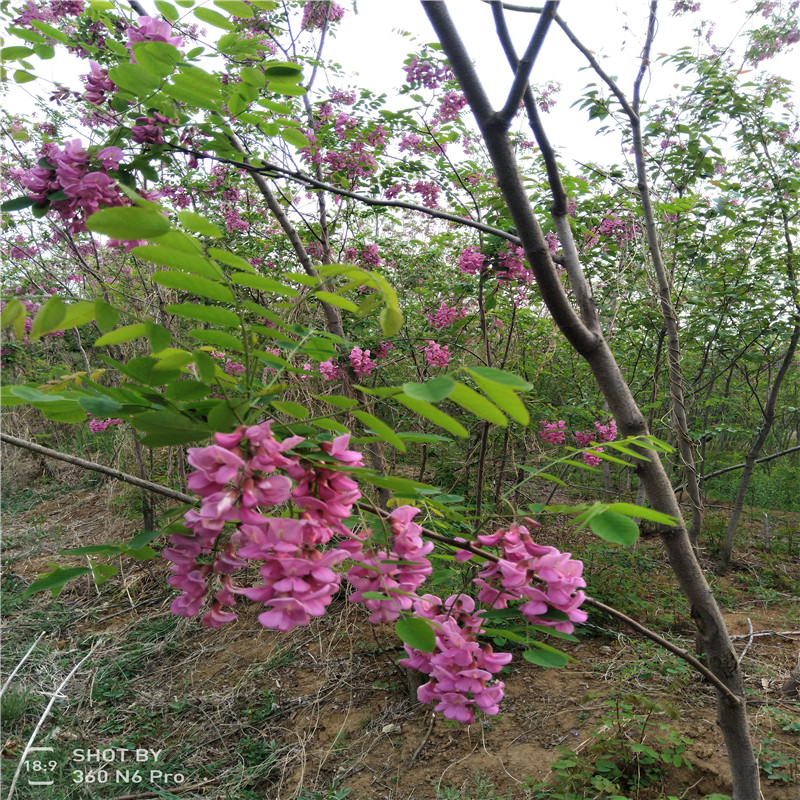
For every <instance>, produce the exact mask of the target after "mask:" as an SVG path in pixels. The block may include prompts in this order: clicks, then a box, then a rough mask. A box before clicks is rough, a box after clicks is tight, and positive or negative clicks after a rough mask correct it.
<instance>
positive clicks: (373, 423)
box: [353, 411, 406, 452]
mask: <svg viewBox="0 0 800 800" xmlns="http://www.w3.org/2000/svg"><path fill="white" fill-rule="evenodd" d="M353 416H354V417H355V418H356V419H358V420H360V421H361V422H363V423H364V424H365V425H368V426H369V427H370V428H372V430H373V431H375V433H377V434H378V436H380V437H381V438H382V439H384V440H385V441H387V442H389V444H391V445H393V446H394V447H395V448H397V449H398V450H400V452H405V449H406V446H405V444H404V443H403V440H402V439H401V438H400V437H399V436H398V435H397V434H396V433H395V432H394V431H393V430H392V429H391V428H390V427H389V426H388V425H387V424H386V423H385V422H383V421H381V420H379V419H378V418H377V417H374V416H373V415H372V414H368V413H367V412H366V411H353Z"/></svg>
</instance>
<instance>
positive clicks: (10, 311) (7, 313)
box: [0, 297, 26, 330]
mask: <svg viewBox="0 0 800 800" xmlns="http://www.w3.org/2000/svg"><path fill="white" fill-rule="evenodd" d="M25 311H26V309H25V306H24V305H23V304H22V302H21V301H20V300H19V298H17V297H12V298H11V299H10V300H9V301H8V302H7V303H6V307H5V308H4V309H3V313H2V314H0V330H5V329H6V328H8V327H9V326H11V325H13V324H14V321H15V320H17V319H19V317H20V316H22V317H23V318H24V316H25Z"/></svg>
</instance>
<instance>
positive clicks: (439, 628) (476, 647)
mask: <svg viewBox="0 0 800 800" xmlns="http://www.w3.org/2000/svg"><path fill="white" fill-rule="evenodd" d="M413 607H414V612H415V613H416V614H417V615H418V616H420V617H424V618H426V619H428V620H430V621H431V622H432V623H433V625H434V630H435V634H436V649H435V650H434V652H432V653H423V652H421V651H419V650H415V649H414V648H412V647H410V646H409V645H405V650H406V652H407V653H408V658H405V659H402V660H401V661H400V662H399V663H400V664H401V665H402V666H404V667H408V668H409V669H416V670H419V671H420V672H422V673H424V674H425V675H429V676H430V680H429V681H428V682H427V683H426V684H424V685H423V686H420V687H419V689H418V690H417V698H418V699H419V701H420V702H421V703H434V702H435V703H437V705H436V706H435V707H434V710H435V711H441V712H442V713H443V714H444V716H445V717H447V718H448V719H454V720H458V721H459V722H466V723H468V724H472V723H473V722H475V710H476V709H477V710H479V711H483V712H484V713H486V714H497V713H498V711H499V710H500V709H499V708H498V705H499V703H500V701H501V700H502V699H503V689H504V688H505V684H504V683H503V682H502V681H496V682H493V677H492V676H493V675H495V674H496V673H498V672H500V670H501V669H502V668H503V667H504V666H505V665H506V664H508V663H509V661H511V658H512V656H511V653H495V652H494V651H493V650H492V646H491V645H489V644H482V643H480V642H478V640H477V637H478V635H479V634H480V633H481V631H482V625H483V612H481V611H479V612H477V613H473V612H474V611H475V601H474V600H473V599H472V598H471V597H469V596H468V595H465V594H460V595H455V596H453V597H450V598H448V599H447V600H446V601H444V602H442V600H441V599H440V598H438V597H435V596H434V595H429V594H426V595H423V596H422V597H420V598H418V599H416V600H415V601H414V604H413Z"/></svg>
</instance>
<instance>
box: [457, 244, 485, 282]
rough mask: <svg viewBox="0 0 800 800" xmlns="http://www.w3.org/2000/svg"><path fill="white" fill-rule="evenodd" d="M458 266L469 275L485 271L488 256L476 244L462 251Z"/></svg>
mask: <svg viewBox="0 0 800 800" xmlns="http://www.w3.org/2000/svg"><path fill="white" fill-rule="evenodd" d="M458 268H459V269H460V270H461V271H462V272H463V273H465V274H467V275H474V274H475V273H476V272H483V271H484V270H485V269H486V258H485V256H484V255H483V253H481V252H480V250H478V248H477V247H475V246H474V245H470V246H469V247H468V248H467V249H466V250H462V251H461V255H460V256H459V257H458Z"/></svg>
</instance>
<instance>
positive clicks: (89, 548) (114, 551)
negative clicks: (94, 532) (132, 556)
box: [58, 544, 120, 556]
mask: <svg viewBox="0 0 800 800" xmlns="http://www.w3.org/2000/svg"><path fill="white" fill-rule="evenodd" d="M119 553H120V549H119V545H116V544H87V545H85V546H84V547H71V548H69V549H68V550H59V551H58V554H59V555H60V556H117V555H119Z"/></svg>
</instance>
